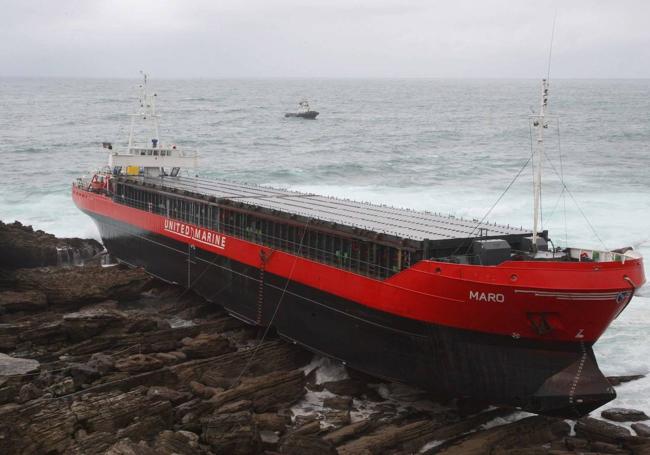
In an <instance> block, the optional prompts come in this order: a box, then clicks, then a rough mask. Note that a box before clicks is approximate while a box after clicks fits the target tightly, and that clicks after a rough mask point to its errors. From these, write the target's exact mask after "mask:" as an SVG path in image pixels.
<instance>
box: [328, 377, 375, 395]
mask: <svg viewBox="0 0 650 455" xmlns="http://www.w3.org/2000/svg"><path fill="white" fill-rule="evenodd" d="M322 386H323V388H325V389H327V390H329V391H330V392H332V393H333V394H335V395H345V396H352V397H358V396H361V395H363V394H364V393H365V392H366V391H367V389H368V387H367V385H366V383H365V382H363V381H360V380H359V379H352V378H349V379H341V380H340V381H330V382H324V383H323V384H322Z"/></svg>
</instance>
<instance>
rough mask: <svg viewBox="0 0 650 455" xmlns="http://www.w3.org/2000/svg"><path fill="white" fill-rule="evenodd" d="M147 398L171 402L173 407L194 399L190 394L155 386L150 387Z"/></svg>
mask: <svg viewBox="0 0 650 455" xmlns="http://www.w3.org/2000/svg"><path fill="white" fill-rule="evenodd" d="M147 396H149V397H152V398H155V399H160V400H167V401H170V402H171V403H172V404H173V405H178V404H180V403H184V402H186V401H189V400H190V399H191V398H192V395H191V394H189V393H182V392H178V391H176V390H173V389H170V388H169V387H163V386H153V387H149V389H148V390H147Z"/></svg>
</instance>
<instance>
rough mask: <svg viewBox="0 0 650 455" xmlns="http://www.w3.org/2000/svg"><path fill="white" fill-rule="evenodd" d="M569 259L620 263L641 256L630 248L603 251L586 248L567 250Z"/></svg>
mask: <svg viewBox="0 0 650 455" xmlns="http://www.w3.org/2000/svg"><path fill="white" fill-rule="evenodd" d="M568 253H569V257H570V258H571V259H573V260H577V261H579V262H622V263H625V261H626V260H630V259H639V258H641V254H640V253H638V252H636V251H634V250H633V249H632V248H627V249H621V250H613V251H605V250H591V249H586V248H569V249H568Z"/></svg>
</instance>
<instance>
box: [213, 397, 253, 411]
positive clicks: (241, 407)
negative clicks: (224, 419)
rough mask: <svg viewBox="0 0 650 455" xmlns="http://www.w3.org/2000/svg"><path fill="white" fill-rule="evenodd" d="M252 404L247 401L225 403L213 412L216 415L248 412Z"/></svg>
mask: <svg viewBox="0 0 650 455" xmlns="http://www.w3.org/2000/svg"><path fill="white" fill-rule="evenodd" d="M252 406H253V403H252V402H250V401H248V400H239V401H233V402H230V403H226V404H224V405H223V406H220V407H219V408H217V410H216V411H215V412H216V413H217V414H231V413H233V412H241V411H250V409H251V407H252Z"/></svg>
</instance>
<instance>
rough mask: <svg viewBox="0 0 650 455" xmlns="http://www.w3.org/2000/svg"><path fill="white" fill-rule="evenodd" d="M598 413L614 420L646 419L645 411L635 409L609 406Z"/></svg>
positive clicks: (635, 420)
mask: <svg viewBox="0 0 650 455" xmlns="http://www.w3.org/2000/svg"><path fill="white" fill-rule="evenodd" d="M600 415H601V416H603V417H604V418H606V419H607V420H612V421H614V422H639V421H642V420H648V416H647V415H646V413H645V412H643V411H637V410H636V409H626V408H610V409H606V410H604V411H603V412H601V413H600Z"/></svg>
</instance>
